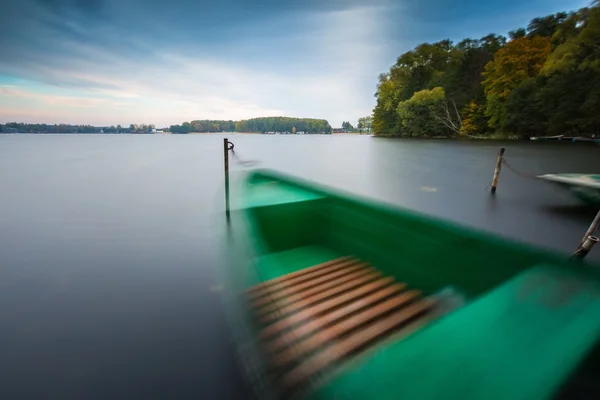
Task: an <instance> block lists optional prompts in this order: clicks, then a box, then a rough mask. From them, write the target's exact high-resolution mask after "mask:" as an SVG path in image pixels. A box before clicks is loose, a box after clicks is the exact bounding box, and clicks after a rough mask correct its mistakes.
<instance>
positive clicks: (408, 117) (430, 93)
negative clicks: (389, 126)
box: [397, 87, 447, 137]
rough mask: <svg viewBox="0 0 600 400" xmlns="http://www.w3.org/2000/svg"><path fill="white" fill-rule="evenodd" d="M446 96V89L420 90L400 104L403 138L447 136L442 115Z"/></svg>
mask: <svg viewBox="0 0 600 400" xmlns="http://www.w3.org/2000/svg"><path fill="white" fill-rule="evenodd" d="M445 101H446V96H445V93H444V89H442V88H441V87H436V88H433V89H431V90H427V89H425V90H420V91H418V92H416V93H415V94H414V95H413V96H412V97H411V98H410V99H408V100H405V101H401V102H400V103H399V104H398V108H397V113H398V119H399V121H400V126H401V134H402V136H407V137H418V136H426V135H440V134H447V130H446V129H445V126H444V124H443V123H442V122H441V120H440V118H441V115H443V113H444V109H443V107H444V104H445Z"/></svg>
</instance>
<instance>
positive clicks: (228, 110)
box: [0, 0, 589, 127]
mask: <svg viewBox="0 0 600 400" xmlns="http://www.w3.org/2000/svg"><path fill="white" fill-rule="evenodd" d="M587 4H589V1H558V0H529V1H524V0H505V1H494V0H480V1H475V0H420V1H413V0H404V1H390V0H372V1H368V2H365V1H363V2H361V1H354V0H348V1H344V0H304V1H302V0H300V1H285V0H282V1H277V0H262V1H261V0H255V1H250V0H221V1H212V2H207V1H202V0H169V1H156V0H153V1H144V0H4V1H3V4H2V6H1V12H0V51H1V54H2V56H0V123H2V122H8V121H26V122H47V123H73V124H79V123H88V124H93V125H112V124H114V125H117V124H121V125H129V124H130V123H138V124H141V123H145V124H150V123H153V124H156V125H157V126H159V127H162V126H167V125H171V124H176V123H181V122H183V121H189V120H193V119H234V120H235V119H245V118H252V117H259V116H273V115H286V116H295V117H314V118H325V119H328V120H329V121H330V123H331V124H332V125H333V126H339V125H341V122H342V121H343V120H350V121H354V122H355V121H356V120H357V119H358V118H359V117H361V116H365V115H369V114H370V113H371V110H372V108H373V106H374V104H375V99H374V97H373V94H374V92H375V85H376V82H377V76H378V75H379V73H381V72H385V71H386V70H387V69H388V68H389V67H390V66H391V65H392V64H393V63H394V61H395V59H396V58H397V56H398V55H400V54H401V53H402V52H405V51H407V50H410V49H411V48H412V47H414V46H415V45H417V44H419V43H422V42H426V41H437V40H441V39H445V38H450V39H452V40H455V41H458V40H461V39H463V38H465V37H473V38H478V37H481V36H484V35H486V34H488V33H500V34H506V32H507V31H508V30H511V29H515V28H518V27H525V26H526V25H527V23H528V21H529V20H530V19H531V18H534V17H537V16H543V15H547V14H550V13H554V12H557V11H563V10H573V9H577V8H580V7H583V6H586V5H587Z"/></svg>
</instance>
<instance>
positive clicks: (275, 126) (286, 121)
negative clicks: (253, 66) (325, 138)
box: [0, 117, 331, 134]
mask: <svg viewBox="0 0 600 400" xmlns="http://www.w3.org/2000/svg"><path fill="white" fill-rule="evenodd" d="M0 132H2V133H160V132H171V133H191V132H256V133H270V132H273V133H275V132H281V133H285V132H287V133H326V134H329V133H331V125H329V122H327V120H324V119H313V118H291V117H263V118H252V119H248V120H242V121H222V120H194V121H192V122H184V123H182V124H181V125H171V126H170V127H168V128H167V127H165V128H158V129H156V127H155V126H154V125H152V124H150V125H146V124H140V125H138V124H130V125H129V126H121V125H117V126H114V125H111V126H91V125H69V124H55V125H51V124H28V123H23V122H9V123H7V124H4V125H0Z"/></svg>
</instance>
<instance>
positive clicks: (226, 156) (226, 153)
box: [223, 138, 229, 218]
mask: <svg viewBox="0 0 600 400" xmlns="http://www.w3.org/2000/svg"><path fill="white" fill-rule="evenodd" d="M223 160H224V163H225V215H226V216H227V218H229V140H227V138H224V139H223Z"/></svg>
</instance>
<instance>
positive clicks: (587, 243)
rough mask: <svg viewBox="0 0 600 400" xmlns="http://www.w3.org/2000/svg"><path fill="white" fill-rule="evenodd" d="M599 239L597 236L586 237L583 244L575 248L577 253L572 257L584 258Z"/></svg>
mask: <svg viewBox="0 0 600 400" xmlns="http://www.w3.org/2000/svg"><path fill="white" fill-rule="evenodd" d="M599 241H600V239H598V238H597V237H596V236H588V237H586V238H585V240H584V241H583V244H582V245H581V246H579V247H578V248H577V250H575V253H573V255H572V256H571V259H575V260H582V259H583V258H584V257H585V256H587V254H588V253H589V252H590V250H591V249H592V247H594V245H595V244H596V243H598V242H599Z"/></svg>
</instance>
